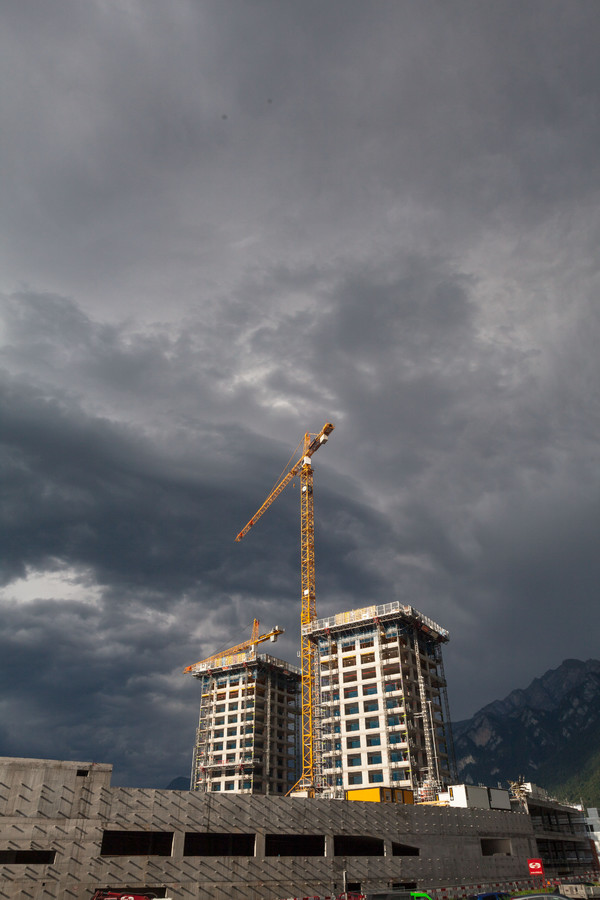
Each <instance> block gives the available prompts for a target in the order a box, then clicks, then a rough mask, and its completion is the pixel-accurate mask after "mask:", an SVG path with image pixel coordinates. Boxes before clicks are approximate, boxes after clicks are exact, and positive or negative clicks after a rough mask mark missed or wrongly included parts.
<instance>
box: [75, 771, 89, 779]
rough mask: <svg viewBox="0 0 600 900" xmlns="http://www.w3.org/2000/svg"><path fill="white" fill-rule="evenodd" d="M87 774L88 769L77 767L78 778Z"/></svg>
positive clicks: (85, 776)
mask: <svg viewBox="0 0 600 900" xmlns="http://www.w3.org/2000/svg"><path fill="white" fill-rule="evenodd" d="M89 774H90V770H89V769H77V775H78V776H79V778H87V777H88V775H89Z"/></svg>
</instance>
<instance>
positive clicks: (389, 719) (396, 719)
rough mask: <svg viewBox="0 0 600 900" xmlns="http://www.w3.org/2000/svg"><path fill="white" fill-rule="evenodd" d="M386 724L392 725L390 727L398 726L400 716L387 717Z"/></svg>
mask: <svg viewBox="0 0 600 900" xmlns="http://www.w3.org/2000/svg"><path fill="white" fill-rule="evenodd" d="M387 723H388V725H392V726H394V725H399V724H400V716H397V715H391V716H388V717H387Z"/></svg>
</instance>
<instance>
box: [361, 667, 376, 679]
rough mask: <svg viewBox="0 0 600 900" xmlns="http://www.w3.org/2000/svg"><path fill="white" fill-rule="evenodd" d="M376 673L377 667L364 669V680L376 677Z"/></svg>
mask: <svg viewBox="0 0 600 900" xmlns="http://www.w3.org/2000/svg"><path fill="white" fill-rule="evenodd" d="M376 674H377V673H376V672H375V669H363V670H362V677H363V681H365V680H366V679H367V678H375V677H376Z"/></svg>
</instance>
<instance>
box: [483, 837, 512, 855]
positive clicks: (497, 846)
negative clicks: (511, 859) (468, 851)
mask: <svg viewBox="0 0 600 900" xmlns="http://www.w3.org/2000/svg"><path fill="white" fill-rule="evenodd" d="M481 855H482V856H512V845H511V842H510V838H481Z"/></svg>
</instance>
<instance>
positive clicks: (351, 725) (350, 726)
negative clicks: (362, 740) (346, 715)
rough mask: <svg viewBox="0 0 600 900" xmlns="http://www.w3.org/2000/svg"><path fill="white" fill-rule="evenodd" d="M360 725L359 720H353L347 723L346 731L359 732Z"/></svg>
mask: <svg viewBox="0 0 600 900" xmlns="http://www.w3.org/2000/svg"><path fill="white" fill-rule="evenodd" d="M359 724H360V723H359V721H358V719H351V720H350V721H349V722H346V731H358V729H359Z"/></svg>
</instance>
